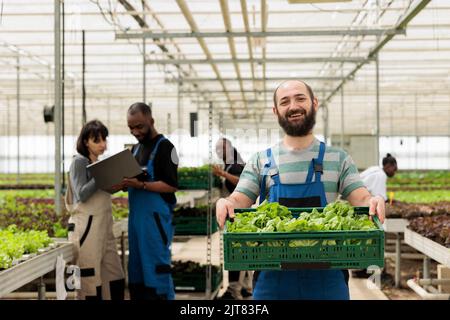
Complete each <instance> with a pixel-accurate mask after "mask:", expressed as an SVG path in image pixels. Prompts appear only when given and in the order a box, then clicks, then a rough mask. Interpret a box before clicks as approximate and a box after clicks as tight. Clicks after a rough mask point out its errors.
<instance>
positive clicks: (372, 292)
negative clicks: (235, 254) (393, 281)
mask: <svg viewBox="0 0 450 320" xmlns="http://www.w3.org/2000/svg"><path fill="white" fill-rule="evenodd" d="M206 248H207V242H206V237H205V236H197V237H177V238H175V240H174V242H173V244H172V259H173V260H193V261H196V262H199V263H206ZM211 262H212V264H216V265H219V264H220V233H219V232H216V233H214V234H213V235H212V236H211ZM226 274H227V272H226V271H225V275H226ZM226 278H227V277H226V276H225V281H224V283H223V288H222V289H221V290H219V292H218V295H219V296H220V295H221V294H222V293H223V292H224V291H225V290H226V287H227V285H228V283H227V281H226ZM349 287H350V298H351V300H388V297H387V296H386V295H385V294H384V293H383V292H382V291H381V290H380V289H378V288H376V287H375V288H372V286H370V287H369V286H368V285H367V279H364V278H353V277H350V280H349ZM204 298H205V295H204V293H190V292H182V293H177V294H176V299H187V300H190V299H204Z"/></svg>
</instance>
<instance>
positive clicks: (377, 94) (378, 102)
mask: <svg viewBox="0 0 450 320" xmlns="http://www.w3.org/2000/svg"><path fill="white" fill-rule="evenodd" d="M379 64H380V61H379V57H378V53H377V55H376V59H375V71H376V113H377V114H376V118H377V123H376V126H377V127H376V136H377V143H376V155H377V156H376V159H377V165H379V164H380V66H379Z"/></svg>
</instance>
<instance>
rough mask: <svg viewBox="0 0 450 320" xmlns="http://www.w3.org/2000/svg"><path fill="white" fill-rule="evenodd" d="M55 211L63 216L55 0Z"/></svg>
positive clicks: (57, 7) (58, 35)
mask: <svg viewBox="0 0 450 320" xmlns="http://www.w3.org/2000/svg"><path fill="white" fill-rule="evenodd" d="M54 4H55V9H54V10H55V15H54V16H55V21H54V23H55V25H54V33H55V34H54V36H55V39H54V40H55V44H54V45H55V113H54V121H55V211H56V214H57V215H60V214H61V44H60V41H61V19H60V18H61V17H60V5H61V2H60V0H55V3H54Z"/></svg>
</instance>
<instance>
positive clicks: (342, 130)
mask: <svg viewBox="0 0 450 320" xmlns="http://www.w3.org/2000/svg"><path fill="white" fill-rule="evenodd" d="M342 68H343V67H342ZM342 68H341V77H342V78H344V71H343V69H342ZM340 146H341V148H342V149H344V85H342V87H341V143H340Z"/></svg>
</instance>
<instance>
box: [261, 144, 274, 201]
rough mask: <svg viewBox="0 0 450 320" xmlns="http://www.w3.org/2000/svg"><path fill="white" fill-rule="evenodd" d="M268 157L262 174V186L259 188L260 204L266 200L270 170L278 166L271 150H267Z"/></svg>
mask: <svg viewBox="0 0 450 320" xmlns="http://www.w3.org/2000/svg"><path fill="white" fill-rule="evenodd" d="M266 155H267V162H266V164H265V165H264V167H263V169H262V172H261V175H262V178H261V186H260V188H259V203H261V202H263V201H264V199H265V198H266V177H267V176H268V174H269V170H270V169H271V168H275V167H276V165H277V164H276V162H275V158H274V156H273V152H272V149H271V148H269V149H267V150H266Z"/></svg>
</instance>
